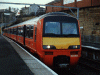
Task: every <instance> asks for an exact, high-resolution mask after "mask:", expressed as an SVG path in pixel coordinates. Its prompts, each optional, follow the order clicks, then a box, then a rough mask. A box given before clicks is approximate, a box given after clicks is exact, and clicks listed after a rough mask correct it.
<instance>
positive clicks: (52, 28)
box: [45, 22, 61, 34]
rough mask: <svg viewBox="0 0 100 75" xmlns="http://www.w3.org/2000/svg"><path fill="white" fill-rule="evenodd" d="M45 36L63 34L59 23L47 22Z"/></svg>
mask: <svg viewBox="0 0 100 75" xmlns="http://www.w3.org/2000/svg"><path fill="white" fill-rule="evenodd" d="M45 34H61V32H60V23H59V22H46V24H45Z"/></svg>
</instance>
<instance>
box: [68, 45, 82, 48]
mask: <svg viewBox="0 0 100 75" xmlns="http://www.w3.org/2000/svg"><path fill="white" fill-rule="evenodd" d="M68 49H80V45H72V46H69V48H68Z"/></svg>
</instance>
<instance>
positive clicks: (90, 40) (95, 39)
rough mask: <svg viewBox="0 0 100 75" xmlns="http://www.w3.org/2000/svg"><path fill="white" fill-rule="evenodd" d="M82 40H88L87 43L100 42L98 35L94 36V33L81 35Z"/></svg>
mask: <svg viewBox="0 0 100 75" xmlns="http://www.w3.org/2000/svg"><path fill="white" fill-rule="evenodd" d="M81 38H82V42H88V43H98V44H100V36H94V35H88V36H86V35H82V36H81Z"/></svg>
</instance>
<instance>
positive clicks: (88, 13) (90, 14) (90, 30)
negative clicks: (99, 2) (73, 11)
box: [79, 7, 100, 36]
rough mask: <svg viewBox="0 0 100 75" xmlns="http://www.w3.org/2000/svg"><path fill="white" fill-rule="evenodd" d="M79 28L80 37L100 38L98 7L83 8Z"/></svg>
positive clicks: (99, 9)
mask: <svg viewBox="0 0 100 75" xmlns="http://www.w3.org/2000/svg"><path fill="white" fill-rule="evenodd" d="M79 12H80V18H79V22H80V26H83V29H81V34H82V35H97V36H100V7H93V8H84V9H81V10H80V11H79Z"/></svg>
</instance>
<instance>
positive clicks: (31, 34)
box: [30, 26, 34, 39]
mask: <svg viewBox="0 0 100 75" xmlns="http://www.w3.org/2000/svg"><path fill="white" fill-rule="evenodd" d="M33 31H34V26H30V38H31V39H33Z"/></svg>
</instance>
